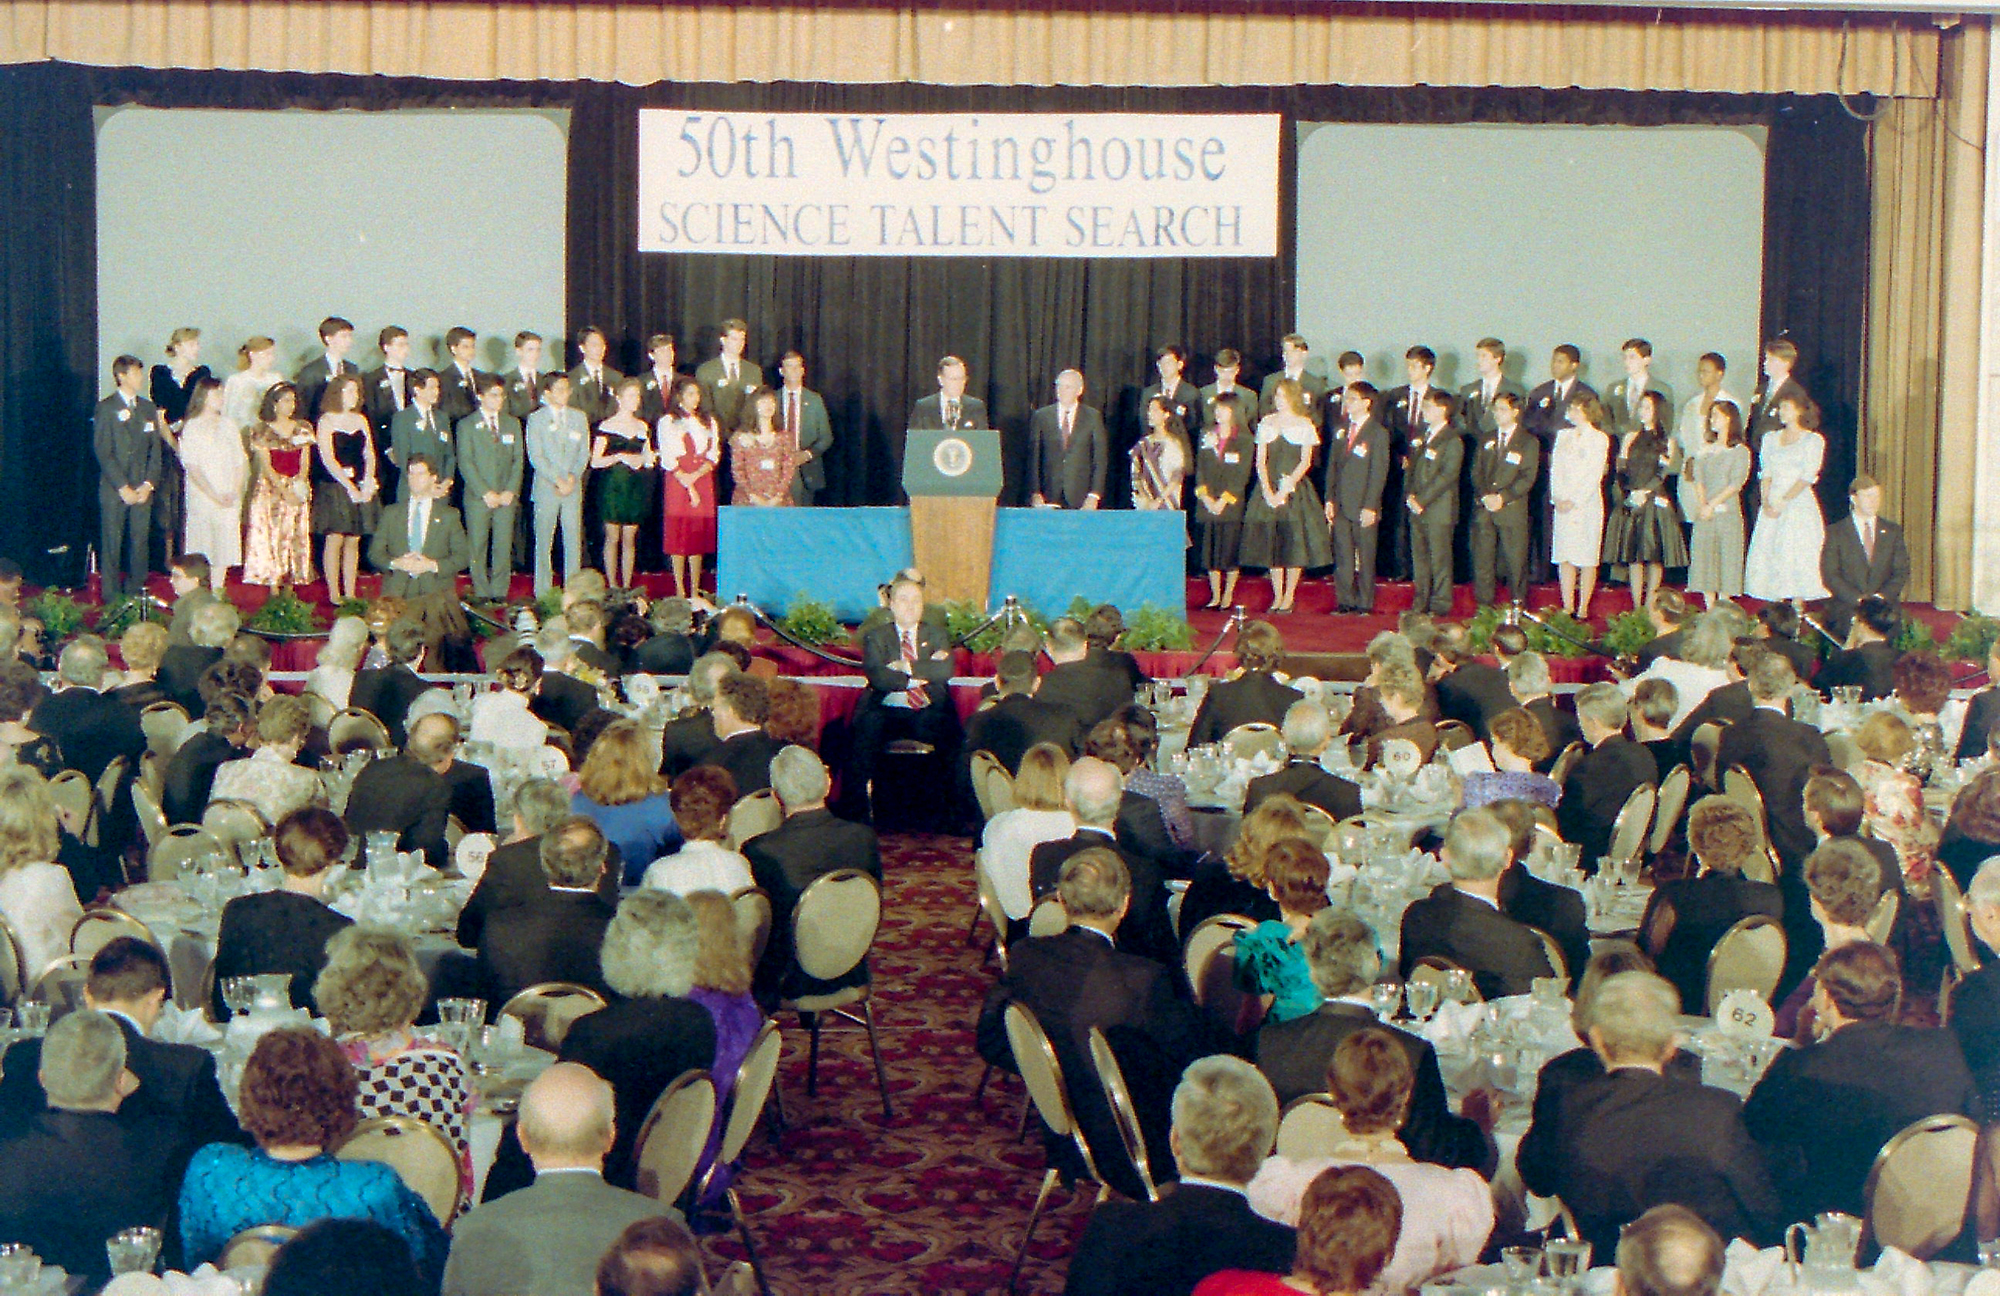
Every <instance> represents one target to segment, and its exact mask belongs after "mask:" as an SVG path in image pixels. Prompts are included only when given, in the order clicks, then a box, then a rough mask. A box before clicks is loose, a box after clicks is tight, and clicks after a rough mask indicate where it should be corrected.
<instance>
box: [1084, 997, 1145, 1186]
mask: <svg viewBox="0 0 2000 1296" xmlns="http://www.w3.org/2000/svg"><path fill="white" fill-rule="evenodd" d="M1090 1063H1091V1065H1092V1066H1093V1067H1095V1068H1096V1069H1097V1081H1098V1083H1099V1084H1101V1085H1103V1086H1104V1097H1105V1099H1106V1101H1107V1102H1108V1103H1109V1104H1110V1106H1111V1123H1112V1124H1114V1125H1116V1126H1117V1127H1118V1141H1119V1142H1120V1143H1122V1144H1123V1145H1124V1147H1125V1157H1126V1159H1127V1160H1129V1161H1130V1162H1131V1163H1132V1168H1133V1169H1134V1170H1137V1171H1138V1172H1139V1182H1140V1183H1141V1184H1143V1185H1144V1186H1145V1189H1146V1199H1147V1200H1148V1201H1158V1200H1160V1190H1159V1189H1158V1188H1157V1187H1155V1186H1154V1184H1153V1163H1152V1161H1151V1160H1150V1159H1149V1158H1148V1157H1147V1156H1146V1136H1145V1134H1144V1133H1142V1132H1141V1131H1140V1129H1139V1109H1138V1108H1137V1107H1136V1106H1134V1105H1133V1102H1132V1091H1131V1090H1130V1089H1128V1088H1126V1086H1125V1073H1124V1072H1123V1071H1121V1070H1119V1068H1118V1058H1117V1056H1116V1055H1115V1054H1114V1053H1112V1051H1111V1041H1110V1040H1107V1039H1106V1038H1104V1032H1103V1031H1101V1030H1099V1029H1098V1028H1097V1027H1095V1026H1092V1027H1091V1028H1090Z"/></svg>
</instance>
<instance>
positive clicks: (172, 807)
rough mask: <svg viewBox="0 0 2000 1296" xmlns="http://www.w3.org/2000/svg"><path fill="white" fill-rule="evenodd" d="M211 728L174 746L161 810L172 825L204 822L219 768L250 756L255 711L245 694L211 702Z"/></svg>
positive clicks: (162, 786) (165, 774)
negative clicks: (203, 817) (211, 789)
mask: <svg viewBox="0 0 2000 1296" xmlns="http://www.w3.org/2000/svg"><path fill="white" fill-rule="evenodd" d="M202 722H203V724H204V725H206V726H207V727H206V728H204V729H203V730H202V731H201V732H200V733H197V734H193V735H191V736H189V737H188V738H187V740H186V741H184V742H182V743H181V745H180V746H179V747H177V748H175V749H174V754H173V756H172V758H171V759H169V760H168V761H167V768H166V769H165V771H164V772H163V773H162V775H161V780H160V812H161V813H162V814H164V815H166V817H167V822H168V823H170V824H180V823H200V822H201V816H202V813H203V811H205V810H207V808H208V794H209V789H210V788H211V787H213V786H214V785H215V771H216V770H218V769H220V768H222V766H223V765H224V764H226V763H227V762H229V761H233V760H246V759H248V758H249V756H250V735H251V733H252V732H253V731H254V713H253V712H252V711H251V709H250V700H249V699H248V698H246V697H244V696H243V695H242V694H241V693H223V694H219V695H217V696H216V697H215V699H214V700H213V701H211V702H210V703H209V704H208V712H207V714H206V715H204V716H203V717H202Z"/></svg>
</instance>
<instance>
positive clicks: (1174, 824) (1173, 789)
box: [1111, 704, 1200, 875]
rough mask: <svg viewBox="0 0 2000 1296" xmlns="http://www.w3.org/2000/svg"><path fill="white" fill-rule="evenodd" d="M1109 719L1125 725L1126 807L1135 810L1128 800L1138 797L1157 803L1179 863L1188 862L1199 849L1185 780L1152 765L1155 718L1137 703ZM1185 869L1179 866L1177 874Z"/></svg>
mask: <svg viewBox="0 0 2000 1296" xmlns="http://www.w3.org/2000/svg"><path fill="white" fill-rule="evenodd" d="M1111 718H1112V719H1113V720H1115V721H1117V722H1118V723H1119V724H1121V725H1123V726H1124V727H1125V745H1126V750H1127V751H1128V752H1130V753H1131V760H1132V768H1131V769H1129V770H1125V771H1124V774H1125V793H1126V800H1127V804H1128V807H1130V808H1133V809H1136V808H1137V807H1136V806H1133V805H1132V803H1133V802H1134V801H1135V800H1136V799H1138V798H1144V800H1146V801H1150V802H1152V803H1153V804H1155V805H1156V806H1158V807H1159V811H1158V814H1159V817H1160V820H1161V821H1162V822H1163V823H1164V824H1165V825H1166V828H1167V836H1168V837H1169V838H1170V839H1171V849H1172V850H1173V851H1174V852H1176V853H1177V858H1178V860H1179V862H1180V863H1181V864H1183V865H1186V864H1191V863H1192V861H1193V858H1194V857H1195V856H1196V855H1199V854H1200V850H1199V848H1198V847H1197V846H1196V844H1195V836H1194V815H1193V814H1192V813H1190V812H1189V810H1188V790H1187V782H1186V780H1184V779H1183V778H1181V776H1180V775H1178V774H1162V773H1160V772H1159V771H1158V770H1156V769H1154V768H1153V761H1154V758H1155V757H1157V756H1158V755H1159V752H1160V722H1159V720H1158V719H1157V718H1155V717H1154V715H1153V713H1152V712H1151V711H1148V710H1147V709H1146V708H1145V707H1142V706H1139V705H1137V704H1134V705H1132V706H1127V707H1121V708H1119V710H1118V712H1117V713H1116V714H1115V715H1113V716H1112V717H1111ZM1163 858H1165V857H1163ZM1186 871H1187V870H1186V868H1185V867H1182V868H1180V869H1179V870H1178V873H1177V875H1184V874H1185V873H1186Z"/></svg>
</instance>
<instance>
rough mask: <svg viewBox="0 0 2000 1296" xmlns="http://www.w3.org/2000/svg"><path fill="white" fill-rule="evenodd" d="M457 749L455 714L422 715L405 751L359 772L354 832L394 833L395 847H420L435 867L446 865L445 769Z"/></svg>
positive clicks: (350, 814) (350, 817)
mask: <svg viewBox="0 0 2000 1296" xmlns="http://www.w3.org/2000/svg"><path fill="white" fill-rule="evenodd" d="M457 753H458V721H457V719H456V718H454V717H453V716H451V715H449V714H447V713H445V712H441V711H433V712H431V713H430V714H429V715H425V716H420V717H419V718H418V719H417V720H416V722H415V723H413V724H412V725H411V726H410V739H409V741H408V742H406V743H404V744H403V750H402V754H401V755H397V756H390V757H387V758H384V759H378V760H372V761H370V762H368V764H367V765H366V766H365V767H363V769H362V771H361V773H360V774H358V775H356V776H355V779H354V787H353V790H352V791H351V792H349V793H348V797H347V826H348V827H349V828H350V829H352V830H353V831H354V833H355V835H356V836H365V835H366V834H368V833H371V832H393V833H395V834H396V849H397V850H399V851H418V850H420V851H422V852H423V853H424V858H425V859H426V860H428V861H429V862H430V864H431V867H433V868H443V867H444V866H445V865H446V864H447V863H449V862H450V849H449V847H447V846H446V845H445V840H444V828H445V821H446V820H448V819H449V818H450V817H451V784H450V783H448V782H446V781H445V777H444V772H445V771H446V770H448V769H450V768H451V763H452V760H453V759H454V757H456V755H457Z"/></svg>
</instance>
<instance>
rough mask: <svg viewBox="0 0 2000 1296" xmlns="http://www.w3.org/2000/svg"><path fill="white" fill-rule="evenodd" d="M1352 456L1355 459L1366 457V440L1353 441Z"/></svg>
mask: <svg viewBox="0 0 2000 1296" xmlns="http://www.w3.org/2000/svg"><path fill="white" fill-rule="evenodd" d="M1354 457H1355V458H1356V459H1366V458H1367V457H1368V443H1367V442H1366V441H1356V442H1355V443H1354Z"/></svg>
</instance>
